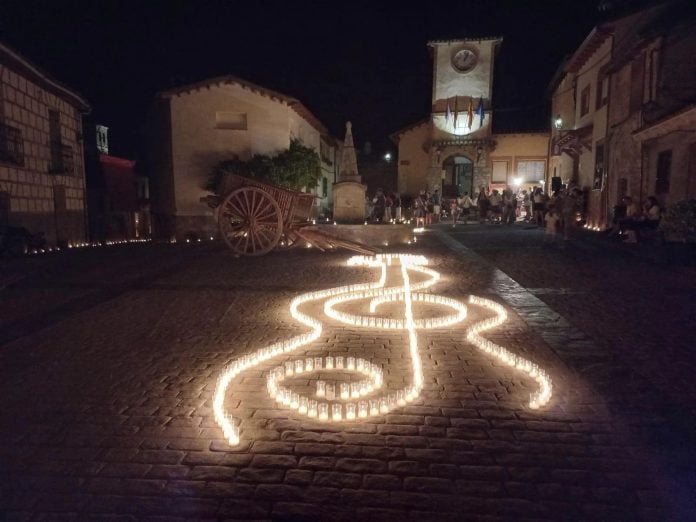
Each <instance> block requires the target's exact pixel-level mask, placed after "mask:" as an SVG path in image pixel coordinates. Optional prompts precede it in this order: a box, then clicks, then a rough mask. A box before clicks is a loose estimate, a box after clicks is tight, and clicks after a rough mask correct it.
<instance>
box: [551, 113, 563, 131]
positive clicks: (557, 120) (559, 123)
mask: <svg viewBox="0 0 696 522" xmlns="http://www.w3.org/2000/svg"><path fill="white" fill-rule="evenodd" d="M553 126H554V127H556V129H559V130H560V128H561V127H563V118H561V115H560V114H559V115H558V116H556V118H555V119H554V120H553Z"/></svg>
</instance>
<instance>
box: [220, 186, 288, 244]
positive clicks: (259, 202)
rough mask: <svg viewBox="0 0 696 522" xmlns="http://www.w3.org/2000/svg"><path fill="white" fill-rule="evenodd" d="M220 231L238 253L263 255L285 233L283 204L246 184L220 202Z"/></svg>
mask: <svg viewBox="0 0 696 522" xmlns="http://www.w3.org/2000/svg"><path fill="white" fill-rule="evenodd" d="M218 222H219V226H220V235H221V236H222V238H223V239H224V240H225V242H226V243H227V245H228V246H229V247H230V248H231V249H232V250H234V251H235V252H236V253H237V254H240V255H244V256H261V255H263V254H267V253H268V252H270V251H271V250H273V247H275V246H276V245H277V244H278V241H279V240H280V236H281V234H282V233H283V217H282V216H281V214H280V208H279V207H278V204H277V203H276V202H275V201H274V200H273V198H272V197H271V196H270V195H269V194H268V193H267V192H265V191H263V190H261V189H259V188H256V187H242V188H239V189H237V190H235V191H233V192H231V193H230V194H229V195H228V196H227V197H226V198H225V200H224V201H223V203H222V205H220V210H219V214H218Z"/></svg>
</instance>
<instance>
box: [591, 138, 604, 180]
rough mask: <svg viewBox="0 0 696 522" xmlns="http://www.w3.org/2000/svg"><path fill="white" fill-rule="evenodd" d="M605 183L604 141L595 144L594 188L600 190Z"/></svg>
mask: <svg viewBox="0 0 696 522" xmlns="http://www.w3.org/2000/svg"><path fill="white" fill-rule="evenodd" d="M603 185H604V143H597V144H595V167H594V181H593V183H592V188H593V189H596V190H599V189H601V188H602V186H603Z"/></svg>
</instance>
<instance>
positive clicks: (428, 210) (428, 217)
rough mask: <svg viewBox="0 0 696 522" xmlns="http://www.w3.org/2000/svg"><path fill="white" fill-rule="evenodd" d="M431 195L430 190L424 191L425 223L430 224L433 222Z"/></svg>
mask: <svg viewBox="0 0 696 522" xmlns="http://www.w3.org/2000/svg"><path fill="white" fill-rule="evenodd" d="M434 210H435V209H434V207H433V197H432V196H431V195H430V192H428V191H427V190H426V191H425V224H426V225H430V224H432V222H433V211H434Z"/></svg>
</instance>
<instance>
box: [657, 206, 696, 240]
mask: <svg viewBox="0 0 696 522" xmlns="http://www.w3.org/2000/svg"><path fill="white" fill-rule="evenodd" d="M660 231H661V232H662V233H663V234H664V236H665V238H667V239H668V240H672V241H684V242H696V199H685V200H684V201H679V202H678V203H674V204H673V205H670V206H669V207H667V210H666V211H665V213H664V214H663V216H662V219H661V220H660Z"/></svg>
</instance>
